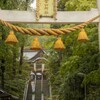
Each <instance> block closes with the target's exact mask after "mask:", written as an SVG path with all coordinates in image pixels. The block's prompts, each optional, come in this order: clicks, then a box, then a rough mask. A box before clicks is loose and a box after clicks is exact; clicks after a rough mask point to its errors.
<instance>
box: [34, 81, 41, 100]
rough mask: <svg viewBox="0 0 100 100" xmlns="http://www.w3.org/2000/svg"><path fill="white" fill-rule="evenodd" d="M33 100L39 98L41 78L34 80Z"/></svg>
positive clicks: (39, 99)
mask: <svg viewBox="0 0 100 100" xmlns="http://www.w3.org/2000/svg"><path fill="white" fill-rule="evenodd" d="M35 90H36V91H35V100H41V80H36V89H35Z"/></svg>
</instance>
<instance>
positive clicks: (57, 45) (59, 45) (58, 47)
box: [54, 38, 65, 50]
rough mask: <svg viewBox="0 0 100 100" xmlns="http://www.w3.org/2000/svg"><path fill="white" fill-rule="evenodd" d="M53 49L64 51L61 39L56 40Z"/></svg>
mask: <svg viewBox="0 0 100 100" xmlns="http://www.w3.org/2000/svg"><path fill="white" fill-rule="evenodd" d="M54 49H56V50H62V49H65V46H64V44H63V41H62V40H61V38H58V40H57V41H56V42H55V44H54Z"/></svg>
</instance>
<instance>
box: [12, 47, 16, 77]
mask: <svg viewBox="0 0 100 100" xmlns="http://www.w3.org/2000/svg"><path fill="white" fill-rule="evenodd" d="M12 73H13V76H14V77H15V75H16V51H15V50H14V48H13V66H12Z"/></svg>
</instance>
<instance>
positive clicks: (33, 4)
mask: <svg viewBox="0 0 100 100" xmlns="http://www.w3.org/2000/svg"><path fill="white" fill-rule="evenodd" d="M30 6H31V7H32V8H33V9H36V0H34V1H33V3H32V4H31V5H30Z"/></svg>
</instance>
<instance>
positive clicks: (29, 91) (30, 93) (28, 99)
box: [26, 81, 32, 100]
mask: <svg viewBox="0 0 100 100" xmlns="http://www.w3.org/2000/svg"><path fill="white" fill-rule="evenodd" d="M26 100H32V86H31V81H30V82H29V85H28V92H27V98H26Z"/></svg>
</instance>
